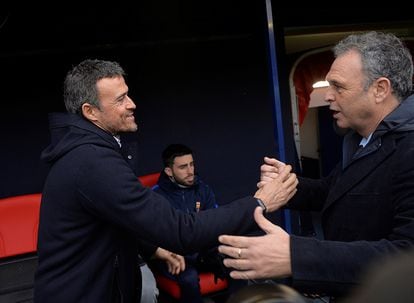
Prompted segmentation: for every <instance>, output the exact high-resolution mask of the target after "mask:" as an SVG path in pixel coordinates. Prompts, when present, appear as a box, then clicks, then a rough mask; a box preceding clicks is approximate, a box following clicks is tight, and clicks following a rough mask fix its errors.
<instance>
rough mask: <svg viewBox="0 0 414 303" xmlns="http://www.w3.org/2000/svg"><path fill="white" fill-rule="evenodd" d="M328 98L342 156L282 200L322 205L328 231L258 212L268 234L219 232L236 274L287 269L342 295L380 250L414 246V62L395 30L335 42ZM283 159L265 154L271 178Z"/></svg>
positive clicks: (310, 288)
mask: <svg viewBox="0 0 414 303" xmlns="http://www.w3.org/2000/svg"><path fill="white" fill-rule="evenodd" d="M334 53H335V61H334V62H333V63H332V66H331V68H330V70H329V72H328V74H327V76H326V80H327V81H328V82H329V84H330V86H329V87H328V88H327V91H326V94H325V100H326V101H327V102H328V103H329V107H330V109H331V111H332V114H333V118H334V119H335V121H336V123H337V125H338V126H339V127H341V128H343V129H346V128H348V129H350V130H349V132H348V133H347V134H346V136H345V137H344V143H343V159H342V161H341V163H339V164H338V166H337V167H336V168H335V169H334V170H333V171H332V173H331V174H330V175H329V176H328V177H327V178H324V179H320V180H312V179H305V178H300V180H299V185H298V191H297V194H295V196H294V197H293V199H291V200H290V201H289V203H288V204H287V205H286V207H289V208H292V209H301V210H314V211H320V212H321V218H322V227H323V232H324V239H323V240H320V239H316V238H307V237H298V236H294V235H288V234H286V233H285V232H284V231H283V230H282V229H280V228H279V227H278V226H276V225H273V224H271V223H270V222H268V221H267V220H266V219H265V218H264V217H263V216H261V215H260V213H259V212H256V213H255V216H256V220H257V222H258V224H259V225H260V226H261V227H262V228H263V229H264V230H265V231H266V232H267V233H268V234H267V235H266V236H264V237H253V238H245V237H237V236H235V237H232V236H222V237H220V242H222V243H223V244H225V245H223V246H220V247H219V250H220V251H221V252H222V253H225V254H228V255H230V256H234V251H235V250H237V249H238V248H239V247H241V250H240V252H241V253H240V255H241V258H240V260H236V259H235V260H231V259H227V260H225V261H224V263H225V265H226V266H230V267H233V268H235V269H237V270H236V271H234V272H233V273H232V276H233V277H235V278H246V277H248V278H250V279H251V278H267V277H278V278H280V277H290V278H291V280H292V283H293V286H294V287H296V288H298V289H301V290H303V291H306V292H307V293H310V292H319V293H327V294H329V295H334V296H343V295H346V294H347V293H348V291H349V290H350V289H351V288H352V287H353V286H355V285H357V284H358V283H360V278H361V272H362V271H364V269H365V268H367V266H369V265H370V264H371V263H374V262H378V260H381V258H382V257H383V256H386V255H390V254H394V253H396V252H399V251H402V250H409V249H412V248H413V247H414V161H413V159H414V96H413V95H410V94H411V93H412V80H413V62H412V57H411V54H410V52H409V50H408V49H407V48H406V47H405V46H404V44H403V42H402V41H400V40H399V39H398V38H397V37H395V36H394V35H392V34H385V33H379V32H368V33H362V34H356V35H350V36H349V37H347V38H345V39H344V40H342V41H341V42H339V43H338V44H337V45H336V46H335V48H334ZM283 165H284V164H283V163H281V162H279V161H277V160H276V159H269V158H267V159H265V164H264V165H263V166H262V167H261V171H262V181H261V184H265V183H266V182H267V181H269V180H272V178H273V177H275V176H277V175H278V169H279V168H281V167H283Z"/></svg>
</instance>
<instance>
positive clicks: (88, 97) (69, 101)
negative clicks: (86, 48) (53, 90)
mask: <svg viewBox="0 0 414 303" xmlns="http://www.w3.org/2000/svg"><path fill="white" fill-rule="evenodd" d="M115 77H125V71H124V70H123V68H122V67H121V66H120V65H119V63H118V62H112V61H104V60H98V59H86V60H84V61H82V62H81V63H79V64H78V65H77V66H75V67H74V68H73V69H72V70H71V71H69V72H68V73H67V75H66V78H65V82H64V88H63V96H64V101H65V106H66V110H67V111H68V112H69V113H74V114H80V113H81V112H82V105H83V104H84V103H86V102H87V103H89V104H92V105H95V106H96V107H98V108H99V105H100V104H99V97H98V91H97V88H96V83H97V82H98V81H99V80H101V79H104V78H115Z"/></svg>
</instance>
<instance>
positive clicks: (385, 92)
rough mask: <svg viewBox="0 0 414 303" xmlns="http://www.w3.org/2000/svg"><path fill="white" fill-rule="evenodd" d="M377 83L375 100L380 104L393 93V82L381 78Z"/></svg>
mask: <svg viewBox="0 0 414 303" xmlns="http://www.w3.org/2000/svg"><path fill="white" fill-rule="evenodd" d="M375 82H376V83H375V91H374V94H375V99H376V102H377V103H380V102H382V101H383V100H384V99H385V98H387V97H388V96H389V95H390V94H391V93H392V87H391V82H390V80H389V79H387V78H385V77H380V78H378V79H377V80H376V81H375Z"/></svg>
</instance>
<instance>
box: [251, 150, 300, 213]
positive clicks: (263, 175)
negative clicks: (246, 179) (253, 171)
mask: <svg viewBox="0 0 414 303" xmlns="http://www.w3.org/2000/svg"><path fill="white" fill-rule="evenodd" d="M297 185H298V179H297V177H296V174H295V173H293V172H292V166H290V165H287V164H285V163H283V162H281V161H278V160H276V159H274V158H268V157H265V158H264V164H263V165H262V166H261V167H260V181H259V182H258V183H257V187H258V190H257V191H256V193H255V195H254V197H255V198H256V199H260V200H261V201H263V203H264V204H265V206H266V210H267V211H269V212H272V211H275V210H277V209H279V208H281V207H282V206H283V205H285V204H286V203H287V202H288V201H289V200H290V198H292V197H293V196H294V195H295V193H296V191H297V189H296V186H297Z"/></svg>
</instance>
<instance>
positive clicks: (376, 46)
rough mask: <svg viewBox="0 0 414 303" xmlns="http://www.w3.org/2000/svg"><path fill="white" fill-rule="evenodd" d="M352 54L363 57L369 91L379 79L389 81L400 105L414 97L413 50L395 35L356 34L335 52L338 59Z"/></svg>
mask: <svg viewBox="0 0 414 303" xmlns="http://www.w3.org/2000/svg"><path fill="white" fill-rule="evenodd" d="M350 50H356V51H357V52H358V53H359V54H360V55H361V61H362V68H363V71H364V73H365V76H366V81H365V85H364V88H365V89H366V90H367V89H368V87H369V86H370V85H371V84H372V83H373V82H374V81H375V80H376V79H378V78H380V77H385V78H388V79H389V80H390V82H391V87H392V89H393V94H394V95H395V96H396V97H397V99H398V100H399V101H400V102H401V101H402V100H403V99H405V98H406V97H408V96H409V95H410V94H411V91H412V86H413V83H412V81H413V60H412V57H411V53H410V51H409V49H408V48H407V47H406V46H405V45H404V43H403V42H402V41H401V40H400V39H399V38H397V37H396V36H395V35H394V34H391V33H382V32H375V31H370V32H366V33H362V34H352V35H350V36H348V37H346V38H344V39H343V40H342V41H340V42H339V43H338V44H337V45H336V46H334V48H333V52H334V55H335V58H337V57H339V56H341V55H343V54H344V53H346V52H348V51H350Z"/></svg>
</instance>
